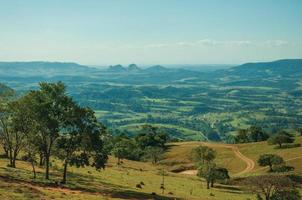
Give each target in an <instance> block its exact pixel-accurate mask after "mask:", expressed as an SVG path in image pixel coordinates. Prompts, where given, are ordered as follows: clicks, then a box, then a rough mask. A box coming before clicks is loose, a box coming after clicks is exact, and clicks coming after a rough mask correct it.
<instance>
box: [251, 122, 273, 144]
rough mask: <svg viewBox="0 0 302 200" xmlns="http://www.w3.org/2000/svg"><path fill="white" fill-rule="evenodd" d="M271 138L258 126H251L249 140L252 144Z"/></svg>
mask: <svg viewBox="0 0 302 200" xmlns="http://www.w3.org/2000/svg"><path fill="white" fill-rule="evenodd" d="M268 138H269V135H268V134H267V133H265V132H264V131H263V130H262V128H260V127H258V126H251V127H250V129H249V140H250V141H252V142H260V141H265V140H267V139H268Z"/></svg>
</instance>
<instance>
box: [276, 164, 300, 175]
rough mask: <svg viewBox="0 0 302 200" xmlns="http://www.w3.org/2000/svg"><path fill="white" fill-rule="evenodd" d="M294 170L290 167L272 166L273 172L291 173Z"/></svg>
mask: <svg viewBox="0 0 302 200" xmlns="http://www.w3.org/2000/svg"><path fill="white" fill-rule="evenodd" d="M294 169H295V168H294V167H292V166H286V165H276V166H273V172H278V173H280V172H289V171H293V170H294Z"/></svg>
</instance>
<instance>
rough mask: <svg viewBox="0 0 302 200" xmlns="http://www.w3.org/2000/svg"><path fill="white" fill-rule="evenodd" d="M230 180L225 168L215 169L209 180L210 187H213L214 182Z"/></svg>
mask: <svg viewBox="0 0 302 200" xmlns="http://www.w3.org/2000/svg"><path fill="white" fill-rule="evenodd" d="M227 179H230V176H229V172H228V170H227V169H226V168H223V167H216V168H215V169H214V176H213V177H212V179H211V187H214V183H215V181H216V180H221V181H224V180H227Z"/></svg>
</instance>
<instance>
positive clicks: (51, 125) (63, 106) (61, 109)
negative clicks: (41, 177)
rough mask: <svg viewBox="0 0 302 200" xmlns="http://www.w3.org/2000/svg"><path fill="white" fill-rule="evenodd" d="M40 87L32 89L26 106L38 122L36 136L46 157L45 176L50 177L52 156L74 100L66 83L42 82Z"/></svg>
mask: <svg viewBox="0 0 302 200" xmlns="http://www.w3.org/2000/svg"><path fill="white" fill-rule="evenodd" d="M39 85H40V89H39V90H36V91H30V92H29V93H28V94H26V97H27V98H29V99H31V102H30V103H27V104H26V106H27V107H28V108H29V109H30V110H31V111H32V112H31V116H30V118H31V120H34V121H35V123H36V130H37V131H36V132H35V133H36V134H35V137H36V138H37V140H38V141H40V150H41V154H42V155H43V157H44V159H45V178H46V179H49V166H50V156H51V155H52V150H53V146H54V144H55V141H56V140H57V139H58V137H59V136H60V135H59V132H60V131H61V130H63V129H64V123H63V122H64V121H65V120H66V119H68V117H67V116H66V113H67V110H68V108H69V105H70V103H71V101H72V99H71V98H70V97H68V96H67V95H66V93H65V85H64V84H63V83H62V82H58V83H40V84H39Z"/></svg>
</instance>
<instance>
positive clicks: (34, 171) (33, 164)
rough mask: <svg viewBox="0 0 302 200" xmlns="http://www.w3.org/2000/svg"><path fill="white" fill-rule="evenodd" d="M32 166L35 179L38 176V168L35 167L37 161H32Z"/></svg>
mask: <svg viewBox="0 0 302 200" xmlns="http://www.w3.org/2000/svg"><path fill="white" fill-rule="evenodd" d="M31 166H32V168H33V174H34V179H35V178H36V177H37V176H36V169H35V163H34V161H31Z"/></svg>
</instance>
